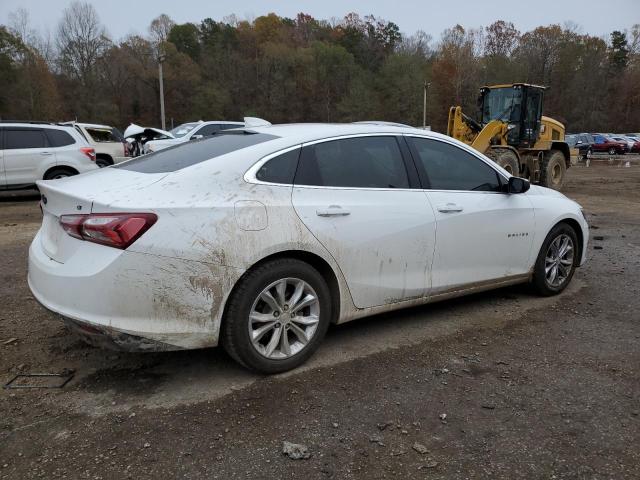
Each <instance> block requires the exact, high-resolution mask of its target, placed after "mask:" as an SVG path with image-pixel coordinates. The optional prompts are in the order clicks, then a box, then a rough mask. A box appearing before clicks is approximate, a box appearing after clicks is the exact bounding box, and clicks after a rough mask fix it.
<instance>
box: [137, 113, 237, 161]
mask: <svg viewBox="0 0 640 480" xmlns="http://www.w3.org/2000/svg"><path fill="white" fill-rule="evenodd" d="M242 126H244V123H242V122H226V121H225V122H220V121H212V122H203V121H202V120H201V121H199V122H191V123H183V124H182V125H178V126H177V127H176V128H174V129H173V130H171V131H170V132H169V133H170V134H171V137H170V138H164V139H159V140H149V141H148V142H147V143H145V144H144V153H152V152H157V151H158V150H162V149H163V148H167V147H173V146H174V145H180V144H181V143H185V142H188V141H189V140H199V139H201V138H204V137H210V136H211V135H215V134H216V133H218V132H221V131H223V130H227V129H230V128H238V127H242Z"/></svg>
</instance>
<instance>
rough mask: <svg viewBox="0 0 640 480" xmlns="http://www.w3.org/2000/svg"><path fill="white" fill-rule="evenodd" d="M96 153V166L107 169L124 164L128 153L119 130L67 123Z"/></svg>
mask: <svg viewBox="0 0 640 480" xmlns="http://www.w3.org/2000/svg"><path fill="white" fill-rule="evenodd" d="M69 124H71V125H73V126H74V127H75V128H76V130H78V131H79V132H80V133H81V134H82V136H83V137H84V138H85V140H87V142H89V144H90V145H91V146H92V147H93V148H94V150H95V151H96V165H98V166H99V167H108V166H109V165H114V164H116V163H120V162H124V161H125V160H128V158H129V151H128V149H127V145H126V142H125V140H124V137H123V136H122V133H120V130H118V129H117V128H114V127H110V126H108V125H97V124H94V123H79V122H69Z"/></svg>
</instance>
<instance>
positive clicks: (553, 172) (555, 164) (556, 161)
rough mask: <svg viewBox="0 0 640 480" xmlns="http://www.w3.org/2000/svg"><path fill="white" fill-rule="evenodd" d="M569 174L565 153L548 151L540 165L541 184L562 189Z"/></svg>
mask: <svg viewBox="0 0 640 480" xmlns="http://www.w3.org/2000/svg"><path fill="white" fill-rule="evenodd" d="M566 174H567V163H566V159H565V158H564V153H562V152H561V151H560V150H551V151H550V152H548V153H546V154H545V155H544V157H543V159H542V165H541V166H540V184H541V185H542V186H543V187H548V188H552V189H554V190H561V189H562V187H563V185H564V181H565V177H566Z"/></svg>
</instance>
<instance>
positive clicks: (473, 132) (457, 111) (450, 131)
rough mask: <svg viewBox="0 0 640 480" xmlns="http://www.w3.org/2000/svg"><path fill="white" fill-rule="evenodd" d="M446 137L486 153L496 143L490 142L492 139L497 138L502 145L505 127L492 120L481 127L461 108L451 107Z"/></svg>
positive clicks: (500, 122) (503, 124) (505, 131)
mask: <svg viewBox="0 0 640 480" xmlns="http://www.w3.org/2000/svg"><path fill="white" fill-rule="evenodd" d="M447 135H449V136H450V137H453V138H455V139H456V140H460V141H461V142H464V143H466V144H467V145H470V146H472V147H473V148H475V149H476V150H478V151H479V152H482V153H486V152H487V150H489V147H490V146H491V145H492V144H493V143H496V142H492V140H493V139H494V138H496V137H497V138H498V142H497V143H498V144H502V143H503V139H505V138H506V135H507V125H506V124H505V123H504V122H502V121H500V120H492V121H491V122H489V123H488V124H486V125H485V126H484V127H483V126H482V125H481V124H479V123H478V122H476V121H475V120H473V119H472V118H470V117H468V116H467V115H465V114H464V113H463V112H462V107H451V108H450V109H449V123H448V125H447ZM505 143H506V142H505Z"/></svg>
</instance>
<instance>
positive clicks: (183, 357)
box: [70, 285, 539, 406]
mask: <svg viewBox="0 0 640 480" xmlns="http://www.w3.org/2000/svg"><path fill="white" fill-rule="evenodd" d="M531 298H539V297H537V296H536V295H535V294H534V293H533V292H532V290H531V289H530V287H529V286H528V285H516V286H511V287H505V288H502V289H498V290H493V291H489V292H483V293H477V294H473V295H469V296H466V297H461V298H457V299H452V300H447V301H442V302H438V303H434V304H430V305H423V306H418V307H411V308H407V309H403V310H398V311H395V312H390V313H384V314H380V315H375V316H371V317H366V318H362V319H359V320H356V321H353V322H349V323H346V324H343V325H333V326H331V328H330V329H329V332H328V333H327V336H326V338H325V340H324V342H323V344H322V345H321V346H320V349H319V350H318V352H316V354H315V355H314V356H313V357H312V358H311V359H310V360H309V361H308V362H307V363H305V364H304V365H302V366H301V367H299V368H297V369H295V370H293V371H291V372H287V373H284V374H280V375H276V378H282V377H289V376H292V375H296V374H299V373H303V372H304V371H307V370H310V369H316V368H322V367H332V366H335V365H338V364H340V363H342V362H346V361H349V360H352V359H355V358H361V357H366V356H367V355H370V354H373V353H377V352H380V351H384V350H387V349H390V348H398V347H401V346H403V345H411V344H416V343H420V342H422V341H425V340H430V339H437V338H442V337H446V336H448V335H452V334H455V333H456V332H458V331H460V330H463V329H468V328H471V327H477V328H478V329H479V330H480V329H482V328H485V327H489V328H490V327H492V326H494V325H496V324H497V323H498V324H499V323H500V321H501V320H502V319H503V317H504V316H505V313H506V311H507V310H508V311H509V312H511V313H513V312H514V311H515V312H516V315H517V311H518V309H519V308H520V306H521V305H520V302H529V300H530V299H531ZM72 348H79V349H85V348H88V349H91V350H92V352H91V356H92V357H93V361H92V364H93V366H94V367H95V368H94V371H93V372H91V373H88V372H86V373H84V374H83V372H81V371H79V372H78V374H79V375H78V377H77V380H76V381H74V382H73V383H72V384H71V385H70V388H71V389H73V390H75V391H80V392H87V393H94V394H96V393H107V392H108V393H109V395H111V398H113V399H114V400H117V399H118V398H122V399H123V400H124V399H128V401H132V402H133V403H136V402H140V403H144V404H145V405H147V406H167V405H173V404H178V403H194V402H198V401H202V400H207V399H211V398H216V397H220V396H223V395H225V394H227V393H230V392H231V391H233V390H235V389H240V388H244V387H246V386H249V385H250V384H252V383H254V382H256V381H260V380H261V379H267V378H270V377H268V376H264V375H260V374H256V373H253V372H249V371H247V370H246V369H244V368H243V367H241V366H239V365H238V364H237V363H236V362H234V361H233V360H232V359H231V358H230V357H229V356H228V355H227V354H226V353H225V352H224V349H223V348H209V349H200V350H188V351H175V352H161V353H124V352H112V351H108V350H97V349H93V348H92V347H85V346H84V345H83V344H82V343H80V342H79V341H78V342H76V343H75V344H74V346H72Z"/></svg>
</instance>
